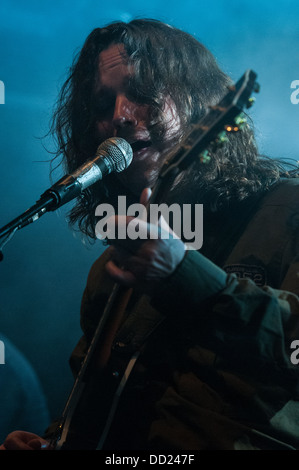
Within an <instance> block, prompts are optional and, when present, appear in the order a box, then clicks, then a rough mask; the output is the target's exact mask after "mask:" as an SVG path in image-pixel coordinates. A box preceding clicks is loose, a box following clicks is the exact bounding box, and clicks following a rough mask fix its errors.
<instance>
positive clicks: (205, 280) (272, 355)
mask: <svg viewBox="0 0 299 470" xmlns="http://www.w3.org/2000/svg"><path fill="white" fill-rule="evenodd" d="M298 276H299V264H298V261H297V262H296V261H295V262H294V263H293V264H292V265H291V267H290V269H289V271H288V274H287V277H288V279H285V281H284V283H283V285H284V290H275V289H272V288H270V287H264V288H261V287H258V286H256V284H255V283H254V282H253V281H251V280H250V279H243V280H242V279H238V278H237V277H236V276H235V275H234V274H226V272H225V271H223V270H222V269H220V268H219V267H217V266H216V265H215V264H213V263H212V262H211V261H209V260H208V259H207V258H205V257H204V256H203V255H201V254H200V253H198V252H195V251H188V252H187V253H186V256H185V258H184V260H183V261H182V263H181V264H180V266H179V267H178V268H177V270H176V271H175V272H174V273H173V275H172V276H171V277H170V278H169V279H168V281H167V282H166V283H165V284H164V285H163V289H162V290H160V291H159V296H157V297H156V298H153V299H152V304H153V306H154V307H155V308H157V309H159V310H160V311H161V312H162V313H163V314H165V315H166V316H167V317H168V318H169V321H170V322H171V323H175V324H176V327H178V328H180V327H181V328H183V327H186V324H189V325H190V330H191V329H192V330H193V331H194V335H196V336H197V338H200V342H201V344H202V345H204V346H206V347H209V348H210V349H212V350H213V351H214V352H215V353H216V354H219V355H221V357H223V358H225V361H226V362H227V363H229V364H230V366H231V365H232V364H233V366H234V368H238V367H239V368H240V370H243V371H244V370H246V371H248V372H249V371H250V374H251V375H252V374H253V375H258V376H263V375H264V374H265V373H266V374H267V376H268V377H269V376H270V374H271V375H272V376H273V375H276V376H277V380H279V381H283V380H285V379H286V377H287V378H288V379H290V378H291V379H294V380H296V375H298V373H299V366H297V368H296V366H294V365H293V364H292V362H291V360H290V357H291V343H292V341H293V340H294V339H296V338H297V339H299V328H298V318H299V297H298V294H299V292H298V289H299V286H298V280H299V277H298ZM288 284H289V285H290V286H292V287H293V288H294V286H296V287H297V292H291V291H287V290H286V289H287V286H288ZM194 340H195V339H194ZM244 368H245V369H244Z"/></svg>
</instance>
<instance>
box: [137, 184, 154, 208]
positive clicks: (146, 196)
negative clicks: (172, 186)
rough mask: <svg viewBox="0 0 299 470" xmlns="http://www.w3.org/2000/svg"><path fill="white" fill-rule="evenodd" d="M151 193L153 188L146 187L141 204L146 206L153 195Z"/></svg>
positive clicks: (141, 197)
mask: <svg viewBox="0 0 299 470" xmlns="http://www.w3.org/2000/svg"><path fill="white" fill-rule="evenodd" d="M151 194H152V190H151V189H150V188H144V190H143V191H142V193H141V196H140V204H142V205H143V206H146V205H147V203H148V201H149V199H150V197H151Z"/></svg>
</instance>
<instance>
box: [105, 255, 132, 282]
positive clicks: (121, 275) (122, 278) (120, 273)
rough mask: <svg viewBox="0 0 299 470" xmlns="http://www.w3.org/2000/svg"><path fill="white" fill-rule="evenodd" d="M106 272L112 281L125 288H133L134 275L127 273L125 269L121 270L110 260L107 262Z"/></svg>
mask: <svg viewBox="0 0 299 470" xmlns="http://www.w3.org/2000/svg"><path fill="white" fill-rule="evenodd" d="M106 270H107V272H108V274H109V275H110V276H111V277H112V279H114V281H116V282H118V283H120V284H123V285H125V286H133V285H134V284H135V282H136V278H135V276H134V274H132V273H131V272H130V271H127V270H126V269H121V268H120V267H118V266H117V265H116V264H115V263H114V261H112V260H110V261H108V262H107V264H106Z"/></svg>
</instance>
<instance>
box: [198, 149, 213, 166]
mask: <svg viewBox="0 0 299 470" xmlns="http://www.w3.org/2000/svg"><path fill="white" fill-rule="evenodd" d="M199 159H200V162H201V163H209V161H210V160H211V155H210V154H209V152H208V150H204V151H203V152H201V154H200V155H199Z"/></svg>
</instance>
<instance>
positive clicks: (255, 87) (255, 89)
mask: <svg viewBox="0 0 299 470" xmlns="http://www.w3.org/2000/svg"><path fill="white" fill-rule="evenodd" d="M260 89H261V87H260V84H259V83H258V82H255V84H254V87H253V91H254V92H255V93H259V92H260Z"/></svg>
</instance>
